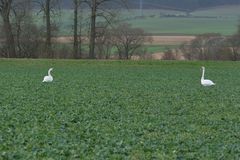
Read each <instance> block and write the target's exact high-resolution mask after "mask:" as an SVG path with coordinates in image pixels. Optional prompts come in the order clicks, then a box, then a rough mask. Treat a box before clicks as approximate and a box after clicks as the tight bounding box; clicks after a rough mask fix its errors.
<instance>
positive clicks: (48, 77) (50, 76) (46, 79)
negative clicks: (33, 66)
mask: <svg viewBox="0 0 240 160" xmlns="http://www.w3.org/2000/svg"><path fill="white" fill-rule="evenodd" d="M52 70H53V68H50V69H49V70H48V76H45V77H44V78H43V81H42V82H52V81H53V77H52V75H51V71H52Z"/></svg>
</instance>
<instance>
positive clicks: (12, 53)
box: [3, 17, 16, 58]
mask: <svg viewBox="0 0 240 160" xmlns="http://www.w3.org/2000/svg"><path fill="white" fill-rule="evenodd" d="M3 29H4V33H5V34H6V45H7V53H8V58H16V48H15V41H14V36H13V33H12V26H11V24H10V20H9V17H5V18H4V20H3Z"/></svg>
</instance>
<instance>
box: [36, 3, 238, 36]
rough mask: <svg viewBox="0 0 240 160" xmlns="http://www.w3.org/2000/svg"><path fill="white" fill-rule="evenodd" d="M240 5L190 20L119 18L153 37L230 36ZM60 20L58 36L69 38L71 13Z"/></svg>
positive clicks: (133, 14)
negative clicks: (180, 35)
mask: <svg viewBox="0 0 240 160" xmlns="http://www.w3.org/2000/svg"><path fill="white" fill-rule="evenodd" d="M239 10H240V5H235V6H220V7H215V8H207V9H204V10H197V11H195V12H192V13H191V15H192V16H193V17H161V16H160V15H163V14H172V15H174V14H179V15H184V14H185V13H183V12H176V11H170V10H144V12H143V15H144V17H143V18H141V17H139V11H138V10H123V11H121V12H120V14H118V15H120V16H119V18H120V19H123V20H124V21H123V22H126V23H130V24H132V25H133V26H134V27H140V28H143V29H144V30H145V31H146V32H148V33H152V34H154V35H162V34H164V35H169V34H170V35H179V34H184V35H196V34H201V33H210V32H214V33H221V34H223V35H230V34H233V33H235V32H236V30H237V29H236V28H237V24H238V19H239V17H240V13H239ZM83 15H84V16H83V17H88V16H89V11H87V10H84V11H83ZM61 16H62V17H61V18H58V17H56V18H55V19H56V20H55V22H56V23H57V24H58V25H59V26H60V33H59V35H72V34H73V32H72V26H73V11H72V10H62V13H61ZM36 21H37V23H38V24H39V25H41V24H42V18H41V17H37V18H36Z"/></svg>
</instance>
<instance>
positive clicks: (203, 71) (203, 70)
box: [201, 68, 205, 80]
mask: <svg viewBox="0 0 240 160" xmlns="http://www.w3.org/2000/svg"><path fill="white" fill-rule="evenodd" d="M204 73H205V69H204V68H203V69H202V78H201V79H202V80H204Z"/></svg>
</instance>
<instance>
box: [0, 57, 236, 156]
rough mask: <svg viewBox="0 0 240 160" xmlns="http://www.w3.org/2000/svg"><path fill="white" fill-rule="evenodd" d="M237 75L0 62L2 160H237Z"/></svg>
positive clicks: (164, 64)
mask: <svg viewBox="0 0 240 160" xmlns="http://www.w3.org/2000/svg"><path fill="white" fill-rule="evenodd" d="M202 65H204V66H205V67H206V77H207V78H209V79H211V80H213V81H214V82H215V83H216V84H217V85H216V86H213V87H209V88H205V87H202V86H201V85H200V77H201V71H200V67H201V66H202ZM50 67H54V70H53V73H52V74H53V77H54V82H52V83H48V84H43V83H42V82H41V81H42V78H43V76H44V75H46V72H47V70H48V68H50ZM239 68H240V63H238V62H177V61H136V62H134V61H87V60H86V61H85V60H83V61H74V60H4V59H2V60H0V77H1V78H0V89H1V92H0V159H3V160H5V159H24V160H26V159H49V160H50V159H164V160H165V159H239V158H240V134H239V133H240V125H239V124H240V118H239V113H240V98H239V95H240V78H239V77H240V72H239Z"/></svg>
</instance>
